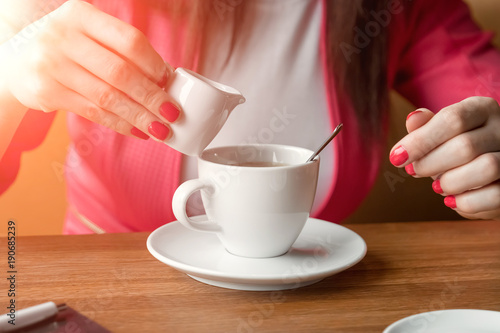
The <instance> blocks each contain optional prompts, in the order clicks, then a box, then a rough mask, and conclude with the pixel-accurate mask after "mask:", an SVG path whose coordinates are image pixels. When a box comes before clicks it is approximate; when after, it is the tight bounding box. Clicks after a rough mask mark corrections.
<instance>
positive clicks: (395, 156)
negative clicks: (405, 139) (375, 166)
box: [389, 146, 408, 166]
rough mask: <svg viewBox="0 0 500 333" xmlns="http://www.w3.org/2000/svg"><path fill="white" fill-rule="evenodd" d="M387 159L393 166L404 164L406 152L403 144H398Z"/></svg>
mask: <svg viewBox="0 0 500 333" xmlns="http://www.w3.org/2000/svg"><path fill="white" fill-rule="evenodd" d="M389 160H390V161H391V163H392V164H393V165H394V166H399V165H401V164H404V162H406V161H407V160H408V152H407V151H406V149H405V148H404V147H403V146H399V147H397V148H396V149H394V150H393V151H392V153H391V155H390V156H389Z"/></svg>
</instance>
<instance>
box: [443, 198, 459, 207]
mask: <svg viewBox="0 0 500 333" xmlns="http://www.w3.org/2000/svg"><path fill="white" fill-rule="evenodd" d="M444 204H445V205H446V207H450V208H452V209H455V208H457V201H456V200H455V196H454V195H449V196H447V197H446V198H444Z"/></svg>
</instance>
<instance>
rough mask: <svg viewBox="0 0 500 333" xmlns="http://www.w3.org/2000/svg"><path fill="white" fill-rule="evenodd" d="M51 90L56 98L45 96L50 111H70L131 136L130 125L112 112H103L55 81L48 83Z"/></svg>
mask: <svg viewBox="0 0 500 333" xmlns="http://www.w3.org/2000/svg"><path fill="white" fill-rule="evenodd" d="M50 85H51V89H52V90H54V91H58V93H59V94H58V96H57V97H56V96H53V97H52V98H51V96H49V95H46V97H45V98H46V99H47V100H46V101H45V103H46V104H45V105H46V108H49V109H51V110H62V111H69V109H68V108H71V111H72V112H74V113H76V114H78V115H80V116H82V117H84V118H86V119H88V120H90V121H92V122H95V123H98V124H101V125H103V126H106V127H108V128H111V129H113V130H114V131H116V132H118V133H121V134H124V135H128V136H130V134H131V132H130V131H131V129H132V127H133V126H132V125H131V124H130V123H128V122H127V121H126V120H125V119H123V118H121V117H119V116H117V115H115V114H114V113H112V112H109V111H107V110H104V109H103V108H101V107H99V106H98V105H96V104H94V103H92V102H91V101H89V100H88V99H87V98H85V97H83V96H82V95H80V94H78V93H77V92H75V91H72V90H70V89H68V88H66V87H64V86H63V85H61V84H60V83H59V82H57V81H52V82H50Z"/></svg>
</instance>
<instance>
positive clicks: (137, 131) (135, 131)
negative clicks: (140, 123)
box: [130, 127, 149, 140]
mask: <svg viewBox="0 0 500 333" xmlns="http://www.w3.org/2000/svg"><path fill="white" fill-rule="evenodd" d="M130 133H131V134H132V135H135V136H136V137H138V138H139V139H143V140H147V139H149V135H147V134H146V133H144V132H143V131H141V130H140V129H138V128H137V127H132V129H131V130H130Z"/></svg>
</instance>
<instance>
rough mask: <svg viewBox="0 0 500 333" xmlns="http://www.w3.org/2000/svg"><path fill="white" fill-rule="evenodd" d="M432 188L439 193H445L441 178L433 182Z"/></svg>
mask: <svg viewBox="0 0 500 333" xmlns="http://www.w3.org/2000/svg"><path fill="white" fill-rule="evenodd" d="M432 189H433V190H434V192H436V193H437V194H442V193H443V189H442V188H441V182H440V181H439V179H436V180H435V181H433V182H432ZM445 201H446V199H445Z"/></svg>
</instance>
